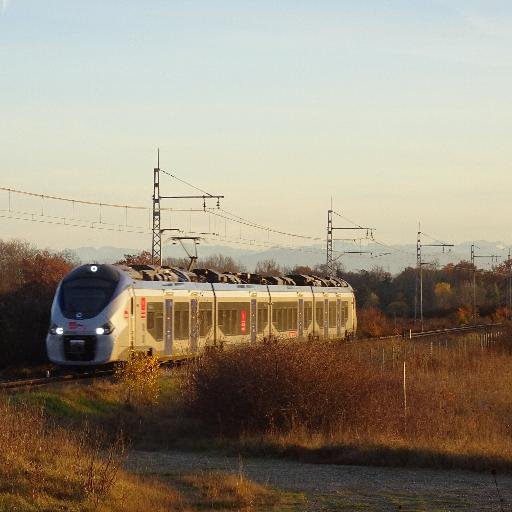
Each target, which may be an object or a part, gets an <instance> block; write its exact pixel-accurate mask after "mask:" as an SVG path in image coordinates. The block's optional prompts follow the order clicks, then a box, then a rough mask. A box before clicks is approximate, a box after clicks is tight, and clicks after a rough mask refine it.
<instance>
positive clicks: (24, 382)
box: [0, 369, 115, 390]
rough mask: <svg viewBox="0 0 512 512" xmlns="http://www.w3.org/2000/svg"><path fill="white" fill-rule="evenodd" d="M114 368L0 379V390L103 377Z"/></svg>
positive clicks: (108, 374) (111, 372)
mask: <svg viewBox="0 0 512 512" xmlns="http://www.w3.org/2000/svg"><path fill="white" fill-rule="evenodd" d="M114 372H115V370H114V369H104V370H89V371H80V372H76V373H67V374H63V375H58V374H57V375H51V374H47V376H45V377H40V378H32V379H13V380H5V381H0V390H2V389H23V388H33V387H38V386H46V385H48V384H52V383H54V382H73V381H77V380H84V379H95V378H103V377H108V376H110V375H114Z"/></svg>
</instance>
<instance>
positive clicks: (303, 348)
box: [184, 343, 400, 434]
mask: <svg viewBox="0 0 512 512" xmlns="http://www.w3.org/2000/svg"><path fill="white" fill-rule="evenodd" d="M377 381H378V382H377ZM395 381H396V378H395V377H393V376H389V375H380V374H376V373H375V372H374V371H372V368H370V367H368V365H364V364H361V363H358V362H356V361H354V360H353V358H350V357H348V354H347V353H346V352H344V351H341V350H338V347H335V346H332V345H327V344H325V343H288V344H286V343H276V344H272V345H262V344H259V345H256V346H248V347H245V348H241V349H239V350H236V351H227V352H223V353H221V352H217V353H212V354H209V355H207V356H205V357H203V358H202V359H201V360H200V361H199V362H197V363H196V365H195V366H193V367H192V368H191V369H190V371H189V374H188V378H187V379H185V383H184V398H185V401H186V403H187V406H188V410H189V411H190V413H191V414H192V415H194V416H196V417H199V418H200V419H202V420H203V421H204V423H205V425H210V426H213V427H214V428H215V429H216V430H217V431H219V432H222V433H226V434H240V433H243V432H266V431H269V430H271V431H277V432H286V431H289V430H293V429H294V428H295V427H300V428H305V429H306V430H308V431H320V432H324V433H326V432H329V431H331V430H333V429H335V428H337V427H338V426H339V424H340V423H344V424H347V425H348V424H351V423H354V421H355V419H356V418H357V420H356V422H358V423H359V422H360V421H361V419H362V416H364V415H365V413H364V411H362V407H361V403H365V404H368V403H369V402H373V403H372V408H373V410H374V413H375V410H377V411H378V414H377V416H378V417H379V418H380V420H379V421H382V422H383V423H386V424H388V425H392V424H396V420H395V419H394V418H393V417H390V415H389V414H388V413H387V411H389V410H390V408H389V404H384V403H382V402H380V401H379V400H378V396H374V395H372V390H373V389H376V388H378V389H380V390H382V391H384V390H385V389H386V388H387V387H389V386H392V387H396V388H397V389H400V384H399V382H398V384H397V382H395ZM397 428H398V427H397Z"/></svg>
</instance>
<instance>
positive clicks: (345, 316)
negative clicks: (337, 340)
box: [341, 300, 348, 326]
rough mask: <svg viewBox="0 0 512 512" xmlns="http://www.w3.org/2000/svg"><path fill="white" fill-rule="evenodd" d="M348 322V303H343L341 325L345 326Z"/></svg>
mask: <svg viewBox="0 0 512 512" xmlns="http://www.w3.org/2000/svg"><path fill="white" fill-rule="evenodd" d="M347 322H348V302H347V301H345V300H344V301H342V303H341V325H342V326H343V325H345V324H346V323H347Z"/></svg>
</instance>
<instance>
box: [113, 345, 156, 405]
mask: <svg viewBox="0 0 512 512" xmlns="http://www.w3.org/2000/svg"><path fill="white" fill-rule="evenodd" d="M116 377H117V379H118V380H119V381H120V382H121V383H122V384H123V388H124V390H125V392H126V397H125V400H126V403H127V404H129V405H132V406H140V405H151V404H155V403H156V402H157V401H158V396H159V395H160V384H159V378H160V361H159V360H158V357H156V356H149V355H147V354H142V353H133V354H131V356H130V357H129V358H128V361H126V362H123V363H120V364H119V365H118V366H117V368H116Z"/></svg>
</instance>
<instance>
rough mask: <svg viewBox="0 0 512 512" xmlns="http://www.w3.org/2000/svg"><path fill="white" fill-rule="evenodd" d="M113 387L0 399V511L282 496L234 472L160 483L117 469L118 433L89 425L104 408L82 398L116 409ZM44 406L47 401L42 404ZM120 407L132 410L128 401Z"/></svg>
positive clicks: (212, 504) (186, 506) (240, 501)
mask: <svg viewBox="0 0 512 512" xmlns="http://www.w3.org/2000/svg"><path fill="white" fill-rule="evenodd" d="M120 386H121V385H120V384H116V385H108V384H107V383H105V382H102V383H98V384H96V385H94V386H86V387H80V386H72V387H71V388H72V389H70V388H67V387H66V388H63V389H62V390H61V392H62V395H61V396H59V393H56V394H52V393H51V392H48V391H47V392H45V393H39V394H36V393H34V394H32V395H20V396H18V397H17V400H14V398H15V397H10V399H9V400H8V399H7V398H6V397H2V398H0V415H1V417H2V428H1V429H0V512H3V511H5V512H7V511H9V512H11V511H14V510H17V511H20V512H43V511H45V512H53V511H55V510H62V511H70V512H72V511H73V512H74V511H76V512H78V511H83V512H93V511H94V512H96V511H98V512H102V511H105V512H106V511H109V512H110V511H112V512H121V511H123V512H125V511H127V512H136V511H137V512H138V511H141V510H151V511H152V512H153V511H156V512H159V511H162V512H163V511H179V512H194V511H197V510H210V509H216V510H226V511H230V510H273V509H274V506H280V504H281V503H284V501H283V500H284V497H283V496H281V495H279V494H278V493H277V492H275V491H270V490H267V489H266V488H264V487H262V486H260V485H257V484H255V483H253V482H251V481H249V480H248V479H247V478H245V476H244V475H243V473H242V472H239V474H229V473H199V474H190V475H186V476H185V477H180V478H177V477H174V478H172V479H168V481H166V482H164V481H161V480H156V479H154V478H150V477H144V478H143V477H139V476H135V475H132V474H129V473H127V472H126V471H124V470H123V469H122V465H123V462H124V454H125V444H124V436H122V435H120V434H118V433H117V434H115V435H111V436H108V435H106V434H105V433H104V431H102V430H99V429H98V427H97V426H91V425H92V423H91V422H90V420H92V419H94V418H96V419H99V418H102V417H103V413H104V411H105V408H104V407H103V406H96V407H95V408H93V407H92V406H91V403H92V402H86V403H84V401H83V397H84V395H87V394H92V395H93V396H95V399H96V400H97V401H99V400H100V399H101V400H103V401H105V402H106V403H108V404H109V406H108V407H107V410H109V411H110V414H113V415H118V410H117V409H115V408H114V402H113V398H114V395H115V394H116V393H117V394H118V395H119V388H120ZM87 390H89V393H87ZM73 395H76V396H74V397H73V398H71V397H72V396H73ZM29 396H32V398H36V397H37V400H29V399H28V398H29ZM52 397H53V398H52ZM57 397H59V398H60V399H61V401H59V400H55V399H56V398H57ZM45 400H46V402H45ZM119 400H121V398H119ZM38 403H41V404H43V407H40V406H38ZM119 403H120V404H122V403H123V402H121V401H120V402H119ZM44 404H46V405H48V404H50V407H49V408H48V407H47V408H46V410H45V408H44ZM121 407H126V406H125V405H121ZM145 410H146V409H145ZM127 411H131V413H130V414H132V415H133V414H134V410H133V408H132V407H130V408H129V409H127ZM49 412H51V413H52V414H51V416H49ZM70 412H71V413H72V414H70ZM126 414H128V412H127V413H126ZM50 417H51V418H52V420H50ZM59 417H60V418H65V421H64V422H63V423H62V425H64V426H62V425H61V426H57V425H55V424H54V423H55V422H54V420H55V419H57V418H59ZM137 417H138V418H139V419H140V416H137ZM70 418H72V419H73V421H72V422H71V425H72V428H69V427H70V423H69V419H70ZM78 419H80V421H77V420H78ZM112 432H113V433H116V432H118V431H117V429H113V430H112Z"/></svg>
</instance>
